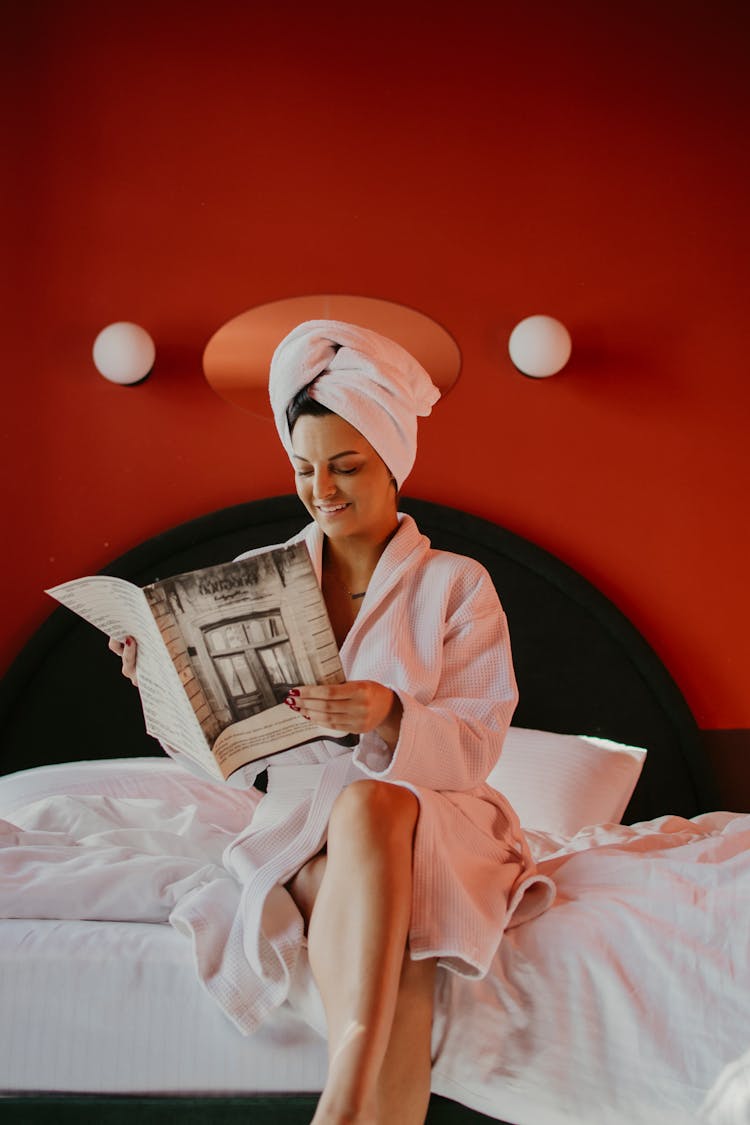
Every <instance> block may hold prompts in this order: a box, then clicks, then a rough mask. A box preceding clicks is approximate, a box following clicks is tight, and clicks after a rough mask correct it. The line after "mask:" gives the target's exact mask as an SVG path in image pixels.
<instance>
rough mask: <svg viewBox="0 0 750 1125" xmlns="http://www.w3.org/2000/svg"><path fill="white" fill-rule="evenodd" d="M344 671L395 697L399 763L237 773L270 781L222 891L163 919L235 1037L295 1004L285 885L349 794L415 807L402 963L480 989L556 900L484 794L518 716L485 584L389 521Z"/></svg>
mask: <svg viewBox="0 0 750 1125" xmlns="http://www.w3.org/2000/svg"><path fill="white" fill-rule="evenodd" d="M300 541H301V542H304V543H305V544H306V545H307V548H308V550H309V553H310V556H311V558H312V560H313V565H314V567H315V569H316V573H317V575H318V580H319V581H320V578H321V567H322V554H323V543H324V536H323V533H322V531H321V530H320V528H319V527H318V526H317V524H314V523H313V524H310V525H309V526H307V527H306V528H305V529H303V531H302V532H300V533H299V535H297V536H295V537H294V539H292V540H290V542H300ZM251 553H252V552H251ZM341 661H342V664H343V667H344V671H345V674H346V677H347V679H348V680H375V681H377V682H379V683H381V684H385V685H386V686H387V687H389V688H391V689H392V690H393V691H395V692H396V693H397V694H398V696H399V698H400V700H401V703H402V705H403V718H402V721H401V729H400V735H399V740H398V743H397V745H396V747H395V750H394V751H393V752H391V750H390V749H389V748H388V747H387V746H386V744H385V743H384V742H383V741H382V739H380V738H379V736H378V735H377V734H375V733H374V732H371V733H367V734H364V735H362V736H361V737H360V740H359V744H358V745H357V746H356V747H355V748H354V749H353V750H352V749H350V748H343V747H341V746H340V745H338V744H336V743H333V742H327V741H320V742H314V743H310V744H308V745H306V746H302V747H297V748H295V749H293V750H288V751H285V752H284V753H282V754H278V755H275V756H274V757H273V758H271V759H268V760H267V761H265V760H264V761H260V762H256V763H254V764H253V766H252V767H246V768H245V770H244V771H239V773H238V774H235V775H234V778H233V783H234V784H237V783H238V782H239V783H241V784H245V785H249V784H252V781H253V780H254V777H255V776H256V775H257V773H258V772H260V771H261V770H262V769H263V768H264V767H266V766H267V767H268V792H267V794H266V796H264V797H263V799H262V800H261V801H260V803H259V805H258V807H257V810H256V812H255V814H254V816H253V819H252V821H251V823H250V824H249V826H248V828H247V829H246V830H245V831H244V832H243V833H242V834H241V835H240V836H239V837H238V838H237V839H235V840H234V841H233V842H232V844H231V845H230V846H229V847H228V848H227V850H226V852H225V854H224V867H225V869H226V872H227V878H226V879H219V880H216V879H212V880H211V881H210V882H208V883H207V884H206V885H205V886H202V887H199V888H197V889H196V890H194V891H192V892H191V893H190V894H189V895H187V896H186V897H185V898H184V899H183V900H182V901H181V902H180V903H178V904H177V906H176V907H175V909H174V910H173V911H172V915H171V918H170V921H171V922H172V924H173V925H175V926H176V927H177V928H178V929H181V930H183V931H184V932H186V933H188V934H189V935H191V937H192V940H193V945H194V950H195V954H196V958H197V963H198V971H199V974H200V976H201V978H202V980H203V982H204V984H205V985H206V987H207V988H208V989H209V991H210V992H211V993H212V994H213V995H214V997H215V998H216V1000H217V1001H218V1002H219V1003H220V1005H221V1006H222V1007H223V1009H224V1010H225V1012H226V1013H227V1015H228V1016H229V1017H230V1018H231V1019H232V1020H233V1021H234V1022H235V1023H236V1025H237V1026H238V1027H239V1028H240V1030H242V1031H243V1032H245V1033H249V1032H251V1031H252V1030H253V1029H254V1028H255V1027H257V1026H258V1024H259V1023H260V1022H261V1021H262V1020H263V1018H264V1017H265V1016H266V1015H267V1014H268V1013H269V1012H270V1011H272V1010H273V1009H274V1008H276V1007H277V1006H278V1005H280V1004H281V1003H282V1002H283V1001H284V1000H285V999H287V998H288V997H289V995H290V988H292V985H294V988H292V992H293V993H294V992H295V991H296V990H297V991H298V984H299V981H298V980H297V981H296V982H295V974H297V976H298V974H299V971H300V963H301V962H302V961H304V962H305V963H306V958H300V953H301V951H302V950H303V948H304V938H303V924H302V918H301V916H300V914H299V912H298V910H297V908H296V906H295V904H294V902H293V900H292V898H291V896H290V895H289V893H288V892H287V891H286V890H285V889H284V884H285V883H286V882H287V881H288V880H289V879H290V878H291V876H292V875H293V874H294V873H295V872H296V871H298V870H299V868H300V867H301V866H302V865H303V864H304V863H305V862H306V861H307V860H308V859H310V858H311V857H312V856H313V855H315V854H316V853H317V852H318V851H319V850H320V848H321V847H322V846H323V844H324V843H325V840H326V829H327V824H328V819H329V816H330V813H331V809H332V807H333V803H334V801H335V799H336V797H337V795H338V794H339V793H340V792H341V790H342V789H343V788H344V786H346V785H348V784H350V783H351V782H353V781H356V780H357V779H361V778H363V777H370V778H376V779H379V780H381V781H382V782H384V783H391V784H396V785H402V786H405V787H407V788H408V789H410V790H411V791H412V792H413V793H414V794H415V795H416V796H417V798H418V800H419V806H420V807H419V817H418V821H417V827H416V832H415V839H414V858H413V874H414V890H413V905H412V916H411V923H410V929H409V948H410V951H411V956H412V957H413V958H424V957H437V958H439V963H440V965H442V966H443V967H444V968H447V969H449V970H452V971H453V972H456V973H459V974H462V975H464V976H470V977H482V976H484V975H485V974H486V973H487V971H488V969H489V966H490V962H491V960H492V958H493V955H494V953H495V951H496V949H497V947H498V944H499V942H500V939H501V936H502V933H503V930H504V929H505V928H506V927H507V926H508V925H510V924H511V923H513V924H516V923H518V922H520V921H524V920H526V919H529V918H531V917H533V916H535V915H536V914H539V913H541V911H542V910H544V909H545V908H546V907H547V906H548V905H549V904H550V902H551V901H552V899H553V897H554V884H553V883H552V882H551V881H550V880H549V879H548V878H546V877H545V876H542V875H539V874H538V873H537V872H536V868H535V866H534V863H533V860H532V858H531V854H530V852H529V848H528V845H527V843H526V840H525V838H524V836H523V833H522V831H521V828H520V825H519V821H518V818H517V816H516V814H515V813H514V811H513V809H512V808H511V807H510V804H509V803H508V801H507V800H506V799H505V798H504V797H503V796H502V795H501V794H500V793H498V792H497V790H495V789H493V788H492V787H491V786H490V785H488V784H487V783H486V780H485V779H486V778H487V775H488V774H489V772H490V770H491V769H492V767H493V766H494V765H495V763H496V762H497V759H498V757H499V755H500V751H501V748H502V744H503V738H504V737H505V733H506V730H507V728H508V726H509V724H510V720H511V716H512V714H513V711H514V708H515V705H516V701H517V690H516V683H515V677H514V673H513V665H512V660H511V653H510V645H509V641H508V631H507V625H506V620H505V615H504V613H503V610H502V608H501V605H500V602H499V601H498V598H497V594H496V592H495V588H494V586H493V583H492V580H491V579H490V577H489V575H488V573H487V572H486V570H485V569H484V568H483V567H482V566H481V565H480V564H479V563H477V562H476V561H475V560H473V559H470V558H465V557H463V556H461V555H455V554H452V553H449V552H445V551H435V550H433V549H432V548H431V546H430V542H429V540H428V539H427V538H426V537H425V536H424V535H422V534H421V533H420V531H419V529H418V527H417V525H416V523H415V522H414V520H413V519H412V518H411V517H410V516H408V515H400V516H399V528H398V530H397V532H396V533H395V535H394V536H393V538H392V539H391V540H390V542H389V543H388V545H387V547H386V549H385V551H384V552H383V555H382V556H381V558H380V560H379V562H378V565H377V567H376V569H375V572H374V574H373V576H372V579H371V581H370V585H369V587H368V590H367V593H366V595H365V597H364V599H363V601H362V605H361V608H360V611H359V615H358V616H357V618H356V620H355V622H354V624H353V625H352V627H351V629H350V631H349V634H348V636H347V637H346V639H345V641H344V644H343V646H342V648H341ZM308 983H309V982H308ZM292 1000H293V997H292Z"/></svg>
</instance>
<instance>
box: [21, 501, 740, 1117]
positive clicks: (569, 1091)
mask: <svg viewBox="0 0 750 1125" xmlns="http://www.w3.org/2000/svg"><path fill="white" fill-rule="evenodd" d="M401 506H402V509H403V510H405V511H408V512H409V513H410V514H412V515H413V516H414V517H415V519H416V520H417V523H418V524H419V526H420V528H421V529H422V531H423V532H424V533H425V534H427V535H428V536H429V538H430V539H431V540H432V542H433V545H434V546H436V547H440V548H444V549H448V550H453V551H458V552H461V553H463V554H469V555H473V556H474V557H475V558H477V559H479V561H480V562H482V563H483V564H484V565H485V566H486V567H487V569H488V570H489V572H490V573H491V575H492V577H493V579H494V581H495V584H496V586H497V588H498V591H499V593H500V596H501V599H502V601H503V605H504V607H505V609H506V612H507V615H508V618H509V623H510V629H511V638H512V642H513V652H514V661H515V665H516V672H517V677H518V681H519V688H520V703H519V707H518V710H517V712H516V715H515V717H514V730H513V731H512V735H511V737H510V738H509V742H508V744H507V761H505V759H506V752H504V754H503V761H501V766H502V771H501V772H500V773H498V775H497V777H493V781H494V782H495V783H496V784H498V787H500V788H503V789H504V791H506V792H507V793H508V795H509V796H510V797H511V800H513V801H514V803H515V804H516V807H517V808H518V811H519V813H520V815H521V819H522V822H523V823H524V826H525V827H526V828H527V830H528V833H529V839H530V842H531V844H532V849H533V850H534V852H535V855H536V857H537V859H538V860H539V862H540V865H541V866H542V868H543V869H544V870H545V871H546V872H547V873H548V874H550V875H551V876H552V878H554V879H555V882H556V883H557V886H558V897H557V900H556V902H555V904H554V906H553V907H552V908H550V909H549V910H548V911H547V912H546V913H545V914H544V915H542V916H541V917H540V918H538V919H535V920H534V921H533V922H530V923H528V924H526V925H522V926H520V927H518V928H517V929H514V930H511V931H509V932H508V934H506V936H505V938H504V940H503V942H502V943H501V945H500V947H499V950H498V954H497V957H496V963H495V966H494V967H493V972H492V973H491V974H490V976H489V977H488V978H487V979H486V980H485V981H481V982H472V981H465V980H462V979H461V978H457V977H453V976H450V975H449V974H443V975H442V976H441V977H440V980H439V986H438V1007H437V1014H436V1020H435V1031H434V1036H433V1056H434V1068H433V1096H432V1100H431V1104H430V1110H429V1116H428V1122H430V1123H431V1125H439V1123H455V1125H470V1123H478V1122H483V1121H487V1122H491V1121H500V1122H508V1123H512V1125H569V1123H572V1122H577V1123H579V1125H580V1123H585V1122H592V1123H594V1122H596V1125H608V1123H611V1125H625V1123H628V1125H632V1123H634V1122H643V1123H644V1125H661V1123H663V1125H667V1123H670V1125H671V1123H674V1125H684V1123H686V1122H690V1121H701V1122H709V1123H711V1125H724V1123H725V1122H726V1123H730V1122H731V1123H735V1122H736V1123H739V1122H743V1121H748V1120H750V1051H748V1048H750V1004H748V1003H747V997H748V995H750V969H749V966H750V938H749V937H748V935H749V934H750V924H749V923H750V858H749V857H750V818H748V817H746V816H744V817H743V816H741V815H740V814H731V813H725V812H720V811H717V810H718V797H717V790H716V786H715V782H714V779H713V777H712V775H711V772H710V769H709V767H708V764H707V762H706V760H705V758H704V756H703V753H702V749H701V742H700V737H699V732H698V729H697V727H696V724H695V722H694V719H693V717H692V715H691V713H690V710H689V708H688V706H687V704H686V702H685V700H684V699H683V697H682V696H681V694H680V692H679V690H678V688H677V687H676V685H675V683H674V682H673V680H672V679H671V677H670V675H669V673H668V671H667V670H666V668H665V667H664V665H663V664H662V663H661V661H660V660H659V659H658V657H657V655H656V654H655V652H654V651H653V650H652V649H651V648H650V646H649V645H648V644H647V643H646V641H645V640H644V639H643V637H642V636H641V635H640V634H639V633H638V632H637V631H636V630H635V628H634V627H633V626H632V625H631V624H630V623H629V622H628V620H627V619H626V618H625V617H624V616H623V615H622V613H620V612H619V611H618V609H617V608H616V607H615V606H614V605H613V604H612V603H611V602H610V601H609V600H607V599H606V598H605V597H604V596H603V595H602V594H601V593H600V592H599V591H597V590H596V589H595V588H594V587H592V586H591V584H590V583H588V582H587V581H586V580H585V579H584V578H582V577H581V576H580V575H579V574H577V573H576V572H574V571H573V570H571V569H570V568H569V567H568V566H566V565H565V564H563V563H562V562H561V561H560V560H559V559H556V558H554V557H553V556H552V555H550V554H549V553H548V552H545V551H544V550H542V549H540V548H539V547H538V546H536V545H534V544H532V543H530V542H528V541H526V540H524V539H522V538H520V537H519V536H517V535H514V534H512V533H511V532H509V531H507V530H505V529H503V528H501V527H498V526H496V525H494V524H491V523H488V522H487V521H484V520H481V519H479V518H477V517H474V516H471V515H469V514H467V513H465V512H461V511H457V510H455V509H450V508H446V507H442V506H439V505H436V504H432V503H428V502H425V501H419V500H415V499H404V500H403V501H402V504H401ZM306 518H307V517H306V513H305V512H304V509H303V508H302V507H301V505H300V503H299V501H298V500H297V498H296V497H293V496H281V497H275V498H271V499H268V500H262V501H255V502H251V503H247V504H241V505H237V506H234V507H231V508H227V509H223V510H221V511H218V512H215V513H211V514H209V515H207V516H204V517H202V518H200V519H197V520H193V521H191V522H189V523H187V524H182V525H180V526H178V527H176V528H173V529H170V530H168V531H166V532H165V533H164V534H162V535H160V536H157V537H156V538H154V539H150V540H148V541H147V542H145V543H143V544H141V545H139V546H138V547H136V548H135V549H133V550H132V551H129V552H128V553H127V554H126V555H123V556H122V557H120V558H118V559H116V560H115V561H114V562H113V563H112V564H111V566H109V567H107V569H106V572H107V573H110V574H116V575H119V576H121V577H125V578H128V579H130V580H132V581H134V582H136V583H138V584H139V585H143V584H146V583H148V582H151V581H154V580H156V579H158V578H164V577H167V576H169V575H172V574H177V573H181V572H184V571H187V570H191V569H195V568H197V567H201V566H207V565H210V564H212V563H215V562H219V561H223V560H226V559H228V558H232V557H234V556H235V555H237V554H239V553H240V552H241V551H243V550H247V549H249V548H251V547H254V546H261V545H264V544H268V543H275V542H280V541H283V540H284V539H286V538H288V537H289V536H290V535H292V534H293V533H294V532H296V531H297V530H298V529H299V528H300V527H301V526H302V525H303V523H304V522H305V521H306ZM61 577H73V576H61ZM84 685H85V688H84ZM580 736H586V737H585V738H584V737H580ZM643 748H645V749H646V751H647V752H646V754H645V758H644V754H643ZM0 771H2V773H3V775H4V776H3V778H1V779H0V818H3V822H4V823H5V825H6V833H7V832H9V831H12V830H13V829H14V827H15V828H18V827H19V826H20V828H21V830H23V831H30V830H36V829H39V827H40V825H41V827H42V828H44V827H45V825H46V826H48V822H47V821H45V820H44V817H42V819H41V820H40V819H39V818H40V816H41V815H42V814H41V813H40V812H39V810H40V809H41V810H42V812H43V814H44V816H47V817H48V816H49V815H50V813H49V809H56V808H57V807H58V805H59V798H60V797H63V798H64V799H65V800H66V801H69V800H75V801H77V805H76V809H77V812H76V815H77V816H83V817H91V818H92V820H91V827H92V831H93V832H94V834H95V832H96V831H98V830H99V828H101V816H102V815H103V814H102V809H104V810H105V811H106V812H107V814H109V811H111V809H112V808H115V807H116V808H117V810H118V813H117V815H118V816H121V817H122V816H124V817H125V819H124V820H122V819H121V820H119V821H118V823H117V825H116V826H114V825H108V826H105V827H108V828H112V829H114V828H116V830H117V831H118V832H121V833H122V832H125V831H127V830H129V829H130V828H131V827H132V824H130V823H129V822H128V821H127V817H128V816H130V815H131V814H132V817H133V818H134V821H135V819H138V818H142V817H143V816H144V815H153V816H154V817H157V818H161V820H160V822H161V823H163V818H164V815H165V813H164V810H165V805H164V802H167V804H169V806H170V809H171V811H172V812H173V813H174V816H175V817H176V818H178V819H179V818H180V817H181V818H182V819H181V820H180V823H181V824H184V823H185V818H186V817H187V818H188V819H190V818H192V820H190V823H191V824H193V823H195V824H197V825H198V835H199V836H200V840H201V845H200V846H201V847H204V846H205V848H206V849H207V850H206V856H209V855H213V853H212V852H211V849H212V848H213V849H214V852H216V854H218V852H217V851H216V850H217V849H218V847H219V845H220V843H221V840H222V839H223V838H224V837H225V836H226V834H231V833H234V832H237V831H239V830H240V828H241V827H242V825H243V823H244V822H245V821H246V818H247V816H248V813H249V810H251V807H252V804H253V802H254V801H255V800H256V799H258V797H259V794H257V793H250V794H247V793H242V794H240V793H237V792H236V791H232V790H229V789H228V787H223V786H212V785H208V784H206V783H205V782H202V781H199V779H197V778H196V777H194V776H192V775H191V774H188V773H187V772H186V771H184V770H182V769H181V768H180V767H179V766H177V765H176V764H175V763H173V762H171V761H169V760H166V759H165V758H164V756H163V755H162V753H161V750H160V748H159V747H158V745H157V744H156V743H154V742H153V740H152V739H150V738H149V737H148V736H147V735H146V734H145V732H144V728H143V720H142V716H141V712H140V705H139V703H138V699H137V694H136V693H135V692H133V690H132V688H131V687H130V685H129V684H127V683H126V682H125V681H124V680H123V678H122V677H121V676H120V675H119V673H118V666H117V664H116V662H115V658H113V657H112V656H111V655H110V654H108V653H107V651H106V644H105V643H104V642H103V638H102V636H101V634H99V633H97V632H96V630H94V629H93V628H91V627H90V626H88V625H86V624H85V623H83V622H81V621H80V620H79V619H78V618H76V617H74V615H73V614H70V613H69V612H68V611H66V610H63V609H58V610H55V611H54V612H53V613H52V614H51V616H50V617H49V618H48V619H47V621H45V622H44V624H43V626H42V627H41V628H40V629H39V630H38V632H37V633H36V634H35V635H34V636H33V637H32V638H31V640H30V641H29V643H28V644H27V645H26V646H25V648H24V649H23V651H22V652H21V653H20V654H19V656H18V658H17V660H16V661H15V663H14V664H13V666H12V667H11V668H10V670H9V672H8V673H7V675H6V676H5V678H4V680H3V682H2V685H1V687H0ZM56 801H57V802H58V804H56V803H55V802H56ZM123 809H125V813H123V812H122V810H123ZM186 810H188V811H186ZM97 818H99V819H97ZM8 825H10V826H11V827H10V829H9V828H8V827H7V826H8ZM97 826H99V827H97ZM201 833H202V835H201ZM222 834H223V836H222ZM8 838H10V837H8ZM29 838H30V837H29ZM206 841H208V842H206ZM195 846H196V848H197V847H198V845H197V844H196V845H195ZM201 854H202V853H201ZM204 858H205V857H204ZM4 886H5V891H4V894H5V898H6V906H5V908H4V910H3V911H2V919H1V920H0V989H1V990H2V991H1V994H2V998H3V1003H2V1005H1V1006H0V1091H2V1097H3V1102H2V1111H3V1115H4V1118H3V1119H4V1120H5V1121H8V1122H21V1121H23V1122H33V1121H47V1120H54V1121H56V1122H58V1121H80V1120H89V1119H90V1120H96V1121H101V1122H105V1123H107V1122H120V1121H131V1120H132V1121H135V1120H136V1118H137V1117H138V1119H140V1120H142V1121H147V1122H159V1123H162V1122H167V1121H172V1120H178V1119H179V1120H180V1121H181V1122H189V1123H193V1122H203V1121H209V1120H210V1121H211V1122H216V1123H223V1122H234V1121H238V1122H239V1121H240V1120H242V1121H251V1122H253V1125H264V1123H266V1122H268V1123H270V1122H274V1123H276V1122H284V1123H289V1125H296V1123H300V1125H301V1123H303V1122H308V1121H309V1120H310V1118H311V1116H312V1111H313V1107H314V1105H315V1102H316V1091H318V1090H319V1089H320V1088H321V1084H322V1080H323V1076H324V1074H325V1044H324V1041H323V1040H322V1038H321V1037H320V1036H319V1035H318V1034H317V1033H316V1032H315V1031H314V1030H313V1029H312V1028H311V1027H310V1026H309V1025H308V1023H306V1022H305V1021H304V1020H303V1019H302V1018H301V1017H300V1015H299V1014H298V1013H297V1012H296V1011H293V1010H292V1009H291V1008H288V1007H286V1006H285V1007H284V1008H282V1009H281V1010H280V1011H279V1012H278V1013H277V1014H276V1015H275V1016H274V1017H273V1019H271V1020H269V1021H268V1023H267V1024H266V1025H264V1026H263V1028H262V1029H261V1031H260V1032H259V1033H258V1034H257V1035H255V1036H251V1037H249V1038H244V1037H242V1036H241V1035H239V1033H238V1032H237V1031H236V1030H235V1029H234V1027H233V1026H232V1025H231V1024H229V1022H228V1021H227V1020H226V1019H225V1017H224V1016H223V1015H222V1014H221V1012H220V1011H219V1010H218V1009H217V1008H216V1007H215V1006H214V1004H213V1002H212V1001H211V1000H210V998H209V997H208V996H207V995H206V994H205V993H204V991H203V990H202V988H201V987H200V985H199V982H198V980H197V978H196V976H195V972H194V968H193V965H192V959H191V958H192V954H191V951H190V949H189V946H188V943H187V942H186V941H185V939H184V938H183V937H182V936H181V935H180V934H178V933H176V932H175V931H174V930H173V929H172V928H171V927H170V926H169V925H168V924H164V922H163V921H162V922H159V921H156V922H155V921H154V920H150V919H149V918H148V916H147V915H146V919H145V920H144V919H143V918H140V919H139V920H133V919H132V918H131V917H130V916H128V917H127V918H120V917H116V916H113V917H111V918H109V917H107V918H106V919H102V918H91V917H86V916H84V917H82V918H79V917H73V918H70V917H66V913H65V909H60V910H59V911H57V912H54V911H53V912H51V914H52V916H49V917H44V918H38V917H24V916H23V914H24V912H25V910H24V908H23V907H21V908H19V909H17V910H15V909H14V908H13V906H12V905H11V906H8V905H7V902H8V901H10V900H12V898H13V895H12V893H11V892H12V888H11V891H8V885H7V884H5V885H4ZM60 895H61V901H63V900H64V887H63V886H62V884H61V890H60ZM19 901H20V902H23V895H22V894H21V892H20V891H19ZM14 914H15V915H20V916H13V915H14Z"/></svg>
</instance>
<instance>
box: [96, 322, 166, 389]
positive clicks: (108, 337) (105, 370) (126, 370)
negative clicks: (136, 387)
mask: <svg viewBox="0 0 750 1125" xmlns="http://www.w3.org/2000/svg"><path fill="white" fill-rule="evenodd" d="M155 355H156V348H155V347H154V341H153V340H152V339H151V337H150V336H149V334H148V332H147V331H146V329H145V328H141V327H140V325H139V324H131V323H130V322H129V321H127V320H119V321H117V322H116V323H115V324H108V325H107V327H106V328H103V329H102V330H101V332H100V333H99V335H98V336H97V337H96V339H95V340H94V365H95V367H96V369H97V371H99V372H100V373H101V374H102V375H103V376H104V378H105V379H109V381H110V383H120V384H122V385H124V386H125V385H128V384H132V383H140V382H141V380H142V379H145V378H146V376H147V375H148V374H149V372H150V371H151V368H152V367H153V366H154V356H155Z"/></svg>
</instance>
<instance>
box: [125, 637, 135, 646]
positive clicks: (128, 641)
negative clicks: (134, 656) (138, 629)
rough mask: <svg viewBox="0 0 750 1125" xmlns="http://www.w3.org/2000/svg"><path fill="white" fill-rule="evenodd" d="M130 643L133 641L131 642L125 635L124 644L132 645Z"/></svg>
mask: <svg viewBox="0 0 750 1125" xmlns="http://www.w3.org/2000/svg"><path fill="white" fill-rule="evenodd" d="M132 643H133V642H132V641H131V639H130V637H126V638H125V644H126V645H132Z"/></svg>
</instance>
